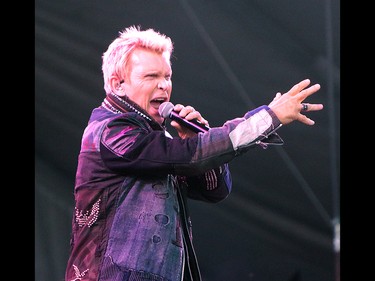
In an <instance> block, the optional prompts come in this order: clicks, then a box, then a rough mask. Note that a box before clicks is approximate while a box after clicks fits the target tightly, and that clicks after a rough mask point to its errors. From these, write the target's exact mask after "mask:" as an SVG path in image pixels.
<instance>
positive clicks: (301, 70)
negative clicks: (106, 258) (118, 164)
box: [35, 0, 340, 281]
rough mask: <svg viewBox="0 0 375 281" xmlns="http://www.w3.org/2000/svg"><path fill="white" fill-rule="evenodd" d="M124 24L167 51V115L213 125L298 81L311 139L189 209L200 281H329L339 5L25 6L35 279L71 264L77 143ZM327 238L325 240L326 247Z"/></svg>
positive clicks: (270, 1) (196, 0)
mask: <svg viewBox="0 0 375 281" xmlns="http://www.w3.org/2000/svg"><path fill="white" fill-rule="evenodd" d="M129 25H141V26H142V27H143V28H148V27H152V28H155V29H157V30H159V31H161V32H162V33H165V34H167V35H169V36H170V37H171V38H172V39H173V41H174V44H175V52H174V56H175V58H174V59H173V95H172V102H173V103H177V102H179V103H183V104H190V105H193V106H194V107H195V108H197V109H199V111H200V112H201V113H202V115H203V116H204V117H205V118H206V119H208V120H209V122H210V125H211V127H213V126H219V125H221V124H222V123H223V122H224V121H225V120H227V119H230V118H234V117H237V116H242V115H243V114H244V113H245V112H246V111H247V110H249V109H252V108H254V107H256V106H259V105H263V104H268V103H269V102H270V101H271V99H272V98H273V97H274V95H275V94H276V92H278V91H281V92H286V91H288V90H289V88H290V87H291V86H292V85H294V84H295V83H297V82H299V81H300V80H302V79H304V78H310V79H311V80H312V83H320V84H321V90H320V91H319V92H318V93H317V94H316V95H314V96H312V97H310V98H308V100H307V102H321V103H323V104H324V105H325V109H324V110H323V111H321V112H319V113H317V112H314V113H309V114H308V115H309V116H311V117H312V118H313V119H314V120H315V121H316V124H315V125H314V126H312V127H309V126H305V125H302V124H300V123H293V124H292V125H289V126H285V127H282V128H281V129H280V130H279V131H278V133H279V134H280V135H281V137H282V138H283V139H284V141H285V145H284V146H282V147H269V148H268V149H267V150H262V149H253V150H251V151H249V152H248V153H247V154H246V155H243V156H241V157H240V158H238V159H235V160H234V161H233V162H231V163H230V167H231V171H232V176H233V184H234V186H233V193H232V194H231V196H230V197H229V198H228V199H227V200H225V201H224V202H222V203H219V204H216V205H207V204H203V203H199V202H191V211H192V220H193V226H194V227H193V230H194V241H195V245H196V249H197V254H198V257H199V260H200V265H201V270H202V275H203V278H204V280H205V281H236V280H249V281H337V280H339V277H340V276H339V274H338V273H337V270H338V268H339V247H335V245H336V244H335V243H334V241H335V239H339V235H338V234H339V231H335V226H336V230H339V229H338V227H339V222H340V216H339V213H340V212H339V209H340V208H339V205H340V204H339V202H340V200H339V198H340V196H339V190H340V182H339V178H340V176H339V175H340V153H339V152H340V139H339V136H340V1H338V0H332V1H329V0H326V1H323V0H284V1H280V0H231V1H228V0H205V1H204V0H191V1H187V0H173V1H172V0H169V1H168V0H154V1H151V0H149V1H146V0H138V1H115V0H107V1H103V0H100V1H99V0H80V1H78V0H54V1H50V0H37V1H36V2H35V280H38V281H59V280H61V281H62V280H63V279H64V270H65V265H66V261H67V258H68V253H69V235H70V230H71V218H72V213H73V204H74V202H73V200H74V199H73V186H74V176H75V169H76V162H77V155H78V152H79V148H80V139H81V134H82V132H83V129H84V128H85V125H86V123H87V121H88V117H89V115H90V112H91V110H92V109H93V108H94V107H96V106H98V105H99V104H100V103H101V101H102V99H103V98H104V90H103V80H102V73H101V55H102V53H103V52H104V51H105V50H106V48H107V46H108V45H109V44H110V42H111V41H112V40H113V39H114V38H115V37H116V36H117V34H118V32H119V31H120V30H122V29H123V28H124V27H127V26H129ZM335 233H336V234H337V235H335Z"/></svg>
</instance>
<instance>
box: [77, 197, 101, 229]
mask: <svg viewBox="0 0 375 281" xmlns="http://www.w3.org/2000/svg"><path fill="white" fill-rule="evenodd" d="M99 206H100V199H99V200H98V201H96V202H95V203H94V205H93V206H92V208H91V210H87V211H86V212H85V213H83V211H82V210H78V209H77V208H75V211H76V222H77V223H78V225H79V226H80V227H83V226H84V225H87V227H90V226H92V225H93V224H94V223H95V222H96V220H97V219H98V216H99Z"/></svg>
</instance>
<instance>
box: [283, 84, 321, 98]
mask: <svg viewBox="0 0 375 281" xmlns="http://www.w3.org/2000/svg"><path fill="white" fill-rule="evenodd" d="M308 85H310V79H305V80H302V81H301V82H299V83H298V84H296V85H294V86H293V87H292V88H291V89H290V90H289V91H288V92H287V93H286V94H288V95H291V96H296V97H297V98H298V100H299V101H300V102H302V101H303V100H305V99H306V98H307V97H308V96H310V95H312V94H313V93H315V92H317V91H318V90H319V89H320V85H319V84H314V85H312V86H310V87H308V88H306V87H307V86H308ZM305 88H306V89H305Z"/></svg>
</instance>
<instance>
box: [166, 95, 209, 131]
mask: <svg viewBox="0 0 375 281" xmlns="http://www.w3.org/2000/svg"><path fill="white" fill-rule="evenodd" d="M173 108H174V105H173V104H172V103H171V102H164V103H162V104H161V105H160V107H159V114H160V116H162V117H163V118H169V119H171V120H173V121H176V122H177V123H178V124H180V125H181V126H182V127H185V128H188V129H189V130H191V131H193V132H195V133H199V132H202V133H204V132H207V131H208V130H209V129H210V127H209V126H207V125H205V124H203V123H201V122H200V121H198V120H197V119H192V120H187V119H186V118H184V117H181V116H180V115H179V113H178V112H176V111H174V110H173Z"/></svg>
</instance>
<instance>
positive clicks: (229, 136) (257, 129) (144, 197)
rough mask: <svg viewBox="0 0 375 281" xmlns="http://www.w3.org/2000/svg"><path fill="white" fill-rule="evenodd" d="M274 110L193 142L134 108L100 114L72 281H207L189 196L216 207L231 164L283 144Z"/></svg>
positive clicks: (82, 165) (79, 213) (78, 212)
mask: <svg viewBox="0 0 375 281" xmlns="http://www.w3.org/2000/svg"><path fill="white" fill-rule="evenodd" d="M279 126H281V125H280V121H279V120H278V119H277V118H276V116H275V115H274V114H273V112H272V111H271V110H270V109H269V108H268V107H266V106H262V107H259V108H258V109H256V110H253V111H249V112H248V113H247V114H245V116H244V117H243V118H236V119H234V120H230V121H227V122H226V123H225V124H224V125H223V126H222V127H215V128H211V129H210V130H209V131H208V132H206V133H199V134H197V136H195V137H192V138H187V139H184V140H182V139H180V138H172V137H171V135H169V134H168V133H167V132H166V131H165V128H164V127H162V126H160V125H158V124H157V123H155V122H152V121H148V120H146V119H145V118H144V117H143V116H141V115H139V114H137V113H135V112H127V113H123V114H115V113H112V112H110V111H108V110H107V109H105V108H103V107H98V108H96V109H94V110H93V112H92V115H91V117H90V120H89V122H88V126H87V127H86V129H85V131H84V134H83V137H82V143H81V151H80V154H79V158H78V167H77V174H76V182H75V189H74V191H75V192H74V196H75V210H74V215H73V219H72V235H71V254H70V257H69V260H68V264H67V269H66V276H65V280H66V281H78V280H81V281H94V280H101V281H115V280H119V281H120V280H121V281H126V280H155V281H167V280H168V281H179V280H182V279H183V276H184V274H185V275H186V272H185V273H184V271H187V272H188V275H190V278H191V280H194V281H195V280H201V277H200V273H199V267H198V263H197V260H196V256H195V252H194V248H193V244H192V232H191V221H190V217H189V213H188V209H187V204H186V203H187V198H189V199H193V200H201V201H205V202H211V203H216V202H220V201H222V200H224V199H225V198H226V197H227V196H228V195H229V193H230V192H231V188H232V180H231V175H230V171H229V169H228V164H227V163H228V162H230V161H231V160H232V159H234V158H235V157H237V156H238V155H240V154H242V153H244V152H246V151H247V150H248V149H249V148H250V147H254V146H255V145H261V146H263V147H267V144H269V143H273V144H282V140H281V139H280V137H279V136H278V135H277V134H276V133H275V131H276V129H277V128H278V127H279Z"/></svg>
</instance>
